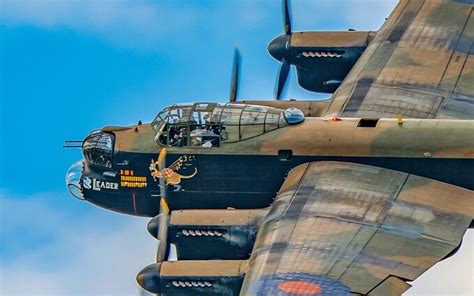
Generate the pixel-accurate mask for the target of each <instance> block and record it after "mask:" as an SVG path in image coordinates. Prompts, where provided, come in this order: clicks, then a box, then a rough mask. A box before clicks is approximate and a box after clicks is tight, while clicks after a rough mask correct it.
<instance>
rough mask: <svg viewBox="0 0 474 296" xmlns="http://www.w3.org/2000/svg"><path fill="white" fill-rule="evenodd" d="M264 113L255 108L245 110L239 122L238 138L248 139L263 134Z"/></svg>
mask: <svg viewBox="0 0 474 296" xmlns="http://www.w3.org/2000/svg"><path fill="white" fill-rule="evenodd" d="M264 124H265V113H264V112H260V110H259V109H257V108H254V107H253V108H245V109H244V112H243V113H242V118H241V120H240V138H241V139H242V140H243V139H248V138H251V137H255V136H258V135H261V134H263V132H264Z"/></svg>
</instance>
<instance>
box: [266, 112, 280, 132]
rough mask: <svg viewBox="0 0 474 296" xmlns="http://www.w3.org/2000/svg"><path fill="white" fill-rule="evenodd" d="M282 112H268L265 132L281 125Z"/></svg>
mask: <svg viewBox="0 0 474 296" xmlns="http://www.w3.org/2000/svg"><path fill="white" fill-rule="evenodd" d="M280 118H281V115H280V114H276V113H268V114H267V117H266V118H265V132H269V131H272V130H275V129H277V128H278V127H279V126H280V121H281V120H280Z"/></svg>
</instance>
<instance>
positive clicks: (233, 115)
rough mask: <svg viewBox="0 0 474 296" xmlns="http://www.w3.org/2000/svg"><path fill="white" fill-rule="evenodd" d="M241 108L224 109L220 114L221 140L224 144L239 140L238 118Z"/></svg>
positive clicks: (229, 107)
mask: <svg viewBox="0 0 474 296" xmlns="http://www.w3.org/2000/svg"><path fill="white" fill-rule="evenodd" d="M242 112H243V108H241V107H240V108H239V107H231V106H227V107H225V109H224V111H223V112H222V117H221V122H222V132H221V134H222V140H223V141H224V142H235V141H239V140H240V126H239V125H240V117H241V115H242Z"/></svg>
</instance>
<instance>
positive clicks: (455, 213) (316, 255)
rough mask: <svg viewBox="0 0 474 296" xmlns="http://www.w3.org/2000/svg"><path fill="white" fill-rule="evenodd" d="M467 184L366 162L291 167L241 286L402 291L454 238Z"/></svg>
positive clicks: (465, 208) (458, 236) (470, 213)
mask: <svg viewBox="0 0 474 296" xmlns="http://www.w3.org/2000/svg"><path fill="white" fill-rule="evenodd" d="M473 198H474V195H473V192H472V191H470V190H467V189H462V188H459V187H455V186H452V185H449V184H445V183H441V182H437V181H433V180H430V179H426V178H422V177H418V176H414V175H410V174H406V173H402V172H397V171H392V170H387V169H382V168H378V167H373V166H367V165H360V164H353V163H343V162H317V163H308V164H304V165H300V166H298V167H297V168H295V169H294V170H293V171H292V172H291V173H290V175H289V176H288V178H287V180H286V181H285V183H284V184H283V186H282V188H281V190H280V192H279V195H278V197H277V199H276V200H275V202H274V204H273V206H272V208H271V209H270V212H269V213H268V215H267V217H266V219H265V220H264V222H263V223H262V225H261V226H260V229H259V232H258V236H257V240H256V242H255V245H254V249H253V252H252V256H251V258H250V262H249V271H248V273H247V274H246V276H245V280H244V284H243V287H242V290H241V294H242V295H263V294H265V295H269V294H272V295H290V294H292V293H300V294H311V293H313V294H315V293H316V292H317V293H318V295H334V294H337V293H339V294H344V293H347V294H349V293H360V294H369V295H400V294H401V293H403V292H404V291H406V290H407V289H408V288H409V287H410V285H409V284H407V283H406V282H407V281H413V280H415V279H416V278H417V277H418V276H420V275H421V274H422V273H423V272H425V271H426V270H427V269H429V268H430V267H431V266H433V265H434V264H435V263H437V262H438V261H440V260H442V259H443V258H444V257H445V256H447V255H448V254H449V253H451V252H452V251H453V250H455V249H456V247H457V246H458V245H459V244H460V243H461V240H462V237H463V234H464V233H465V231H466V229H467V228H468V227H469V224H470V223H471V221H472V219H473V217H474V202H473Z"/></svg>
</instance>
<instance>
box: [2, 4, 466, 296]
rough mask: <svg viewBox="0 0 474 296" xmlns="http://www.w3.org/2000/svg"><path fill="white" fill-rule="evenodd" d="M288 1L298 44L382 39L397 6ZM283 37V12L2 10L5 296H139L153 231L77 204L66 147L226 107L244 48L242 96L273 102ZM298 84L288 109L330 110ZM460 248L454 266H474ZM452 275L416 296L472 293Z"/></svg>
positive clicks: (420, 288) (167, 7)
mask: <svg viewBox="0 0 474 296" xmlns="http://www.w3.org/2000/svg"><path fill="white" fill-rule="evenodd" d="M293 2H294V3H293V7H292V8H293V9H292V11H293V29H294V30H295V31H297V30H347V29H348V28H355V29H358V30H376V29H378V28H379V27H380V25H381V24H382V23H383V21H384V18H385V17H387V16H388V15H389V13H390V11H391V10H392V8H393V7H394V6H395V4H396V1H394V0H390V1H379V0H365V1H356V0H344V1H329V0H323V1H309V0H307V1H303V0H302V1H293ZM282 30H283V29H282V21H281V4H280V1H270V0H267V1H263V0H261V1H245V0H240V1H235V0H234V1H217V0H215V1H189V0H187V1H179V2H177V1H153V2H152V1H98V0H96V1H94V0H89V1H59V0H56V1H53V0H51V1H33V0H23V1H15V2H13V1H6V0H2V1H0V130H1V137H0V149H1V150H0V164H1V168H0V214H1V217H0V223H1V224H0V239H1V240H0V263H1V264H0V268H1V270H0V272H1V274H0V294H3V295H9V294H18V295H23V294H30V295H31V294H34V295H36V294H38V295H64V294H76V295H84V294H101V295H104V294H115V295H117V294H119V295H134V294H137V293H138V289H137V287H136V284H135V280H134V278H135V275H136V273H137V272H138V271H139V270H140V269H141V268H142V267H144V266H145V265H147V264H149V263H151V262H152V261H153V258H154V252H155V250H154V249H155V247H156V242H155V241H154V240H153V239H152V238H151V237H149V236H148V234H147V232H146V227H145V225H146V223H147V220H146V219H140V218H133V217H127V216H123V215H119V214H115V213H110V212H107V211H105V210H102V209H98V208H96V207H94V206H92V205H90V204H87V203H85V202H79V201H77V200H74V199H73V198H72V197H71V196H69V195H68V194H67V192H66V189H65V184H64V178H65V173H66V170H67V169H68V167H69V166H70V165H71V163H73V162H74V161H75V160H77V159H79V158H81V155H80V151H78V150H64V149H62V144H63V141H64V140H66V139H82V138H83V137H84V136H85V135H86V133H87V132H88V131H90V130H92V129H95V128H99V127H102V126H104V125H128V124H131V123H135V122H137V121H138V120H143V121H145V122H146V121H150V120H151V119H152V118H153V117H154V116H155V115H156V113H157V112H158V111H159V110H160V109H162V108H163V107H165V106H167V105H169V104H171V103H176V102H189V101H196V100H199V101H208V100H209V101H226V100H227V97H228V92H229V83H230V81H229V79H230V71H231V63H232V54H233V47H234V45H235V44H236V43H238V44H239V47H240V50H241V53H242V56H243V64H242V72H241V75H242V76H241V85H240V93H239V97H240V98H242V99H271V98H272V97H273V88H274V83H275V77H276V75H277V70H278V63H277V62H276V61H274V60H273V59H272V58H271V57H270V56H269V55H268V53H267V51H266V47H267V45H268V43H269V42H270V40H271V39H272V38H274V37H275V36H277V35H279V34H281V32H282ZM295 79H296V77H295V75H294V73H292V75H291V76H290V80H291V81H289V85H288V86H289V87H288V88H287V92H286V94H285V97H286V98H297V99H312V98H324V97H326V96H325V95H317V94H314V93H309V92H306V91H304V90H302V89H301V88H299V87H298V86H297V84H296V81H295ZM465 240H466V241H467V247H466V246H464V247H463V248H462V250H461V253H462V254H461V255H463V256H464V257H461V256H455V258H453V259H450V260H451V261H450V262H451V263H450V264H459V262H468V263H469V262H471V263H472V262H473V261H472V260H473V254H472V253H473V251H472V249H473V247H472V246H473V244H472V241H473V240H472V233H469V236H468V237H467V239H465ZM456 260H457V261H456ZM447 262H448V261H447ZM453 262H454V263H453ZM445 263H446V262H445ZM445 263H443V264H445ZM448 263H449V262H448ZM449 266H453V265H449ZM449 266H448V267H444V268H445V269H444V270H443V269H442V268H443V265H442V266H441V267H438V266H436V267H435V270H434V275H431V273H433V272H431V271H430V272H431V273H430V274H427V275H428V276H431V278H430V277H428V279H426V280H425V279H424V278H422V279H420V281H417V282H416V283H415V287H414V288H413V290H411V291H414V293H415V294H419V293H433V291H438V292H440V291H441V292H442V291H445V290H443V288H444V289H446V287H447V286H448V287H450V286H453V287H450V290H447V291H451V292H453V291H454V292H459V293H460V294H462V292H464V293H466V291H467V290H466V287H469V285H471V289H472V284H471V283H470V279H471V278H472V264H470V265H469V264H468V267H466V268H465V269H461V272H460V274H459V275H457V277H458V280H457V283H456V285H450V284H449V283H446V282H442V281H439V280H436V279H437V277H439V278H442V277H445V278H446V277H448V276H447V275H452V273H451V272H450V271H449V270H450V269H452V267H449ZM440 268H441V269H440ZM469 268H470V272H471V273H470V274H469ZM466 273H467V277H466ZM469 275H470V276H469ZM424 277H425V276H424ZM25 283H27V284H25ZM430 289H431V290H430ZM467 293H469V292H467Z"/></svg>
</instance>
